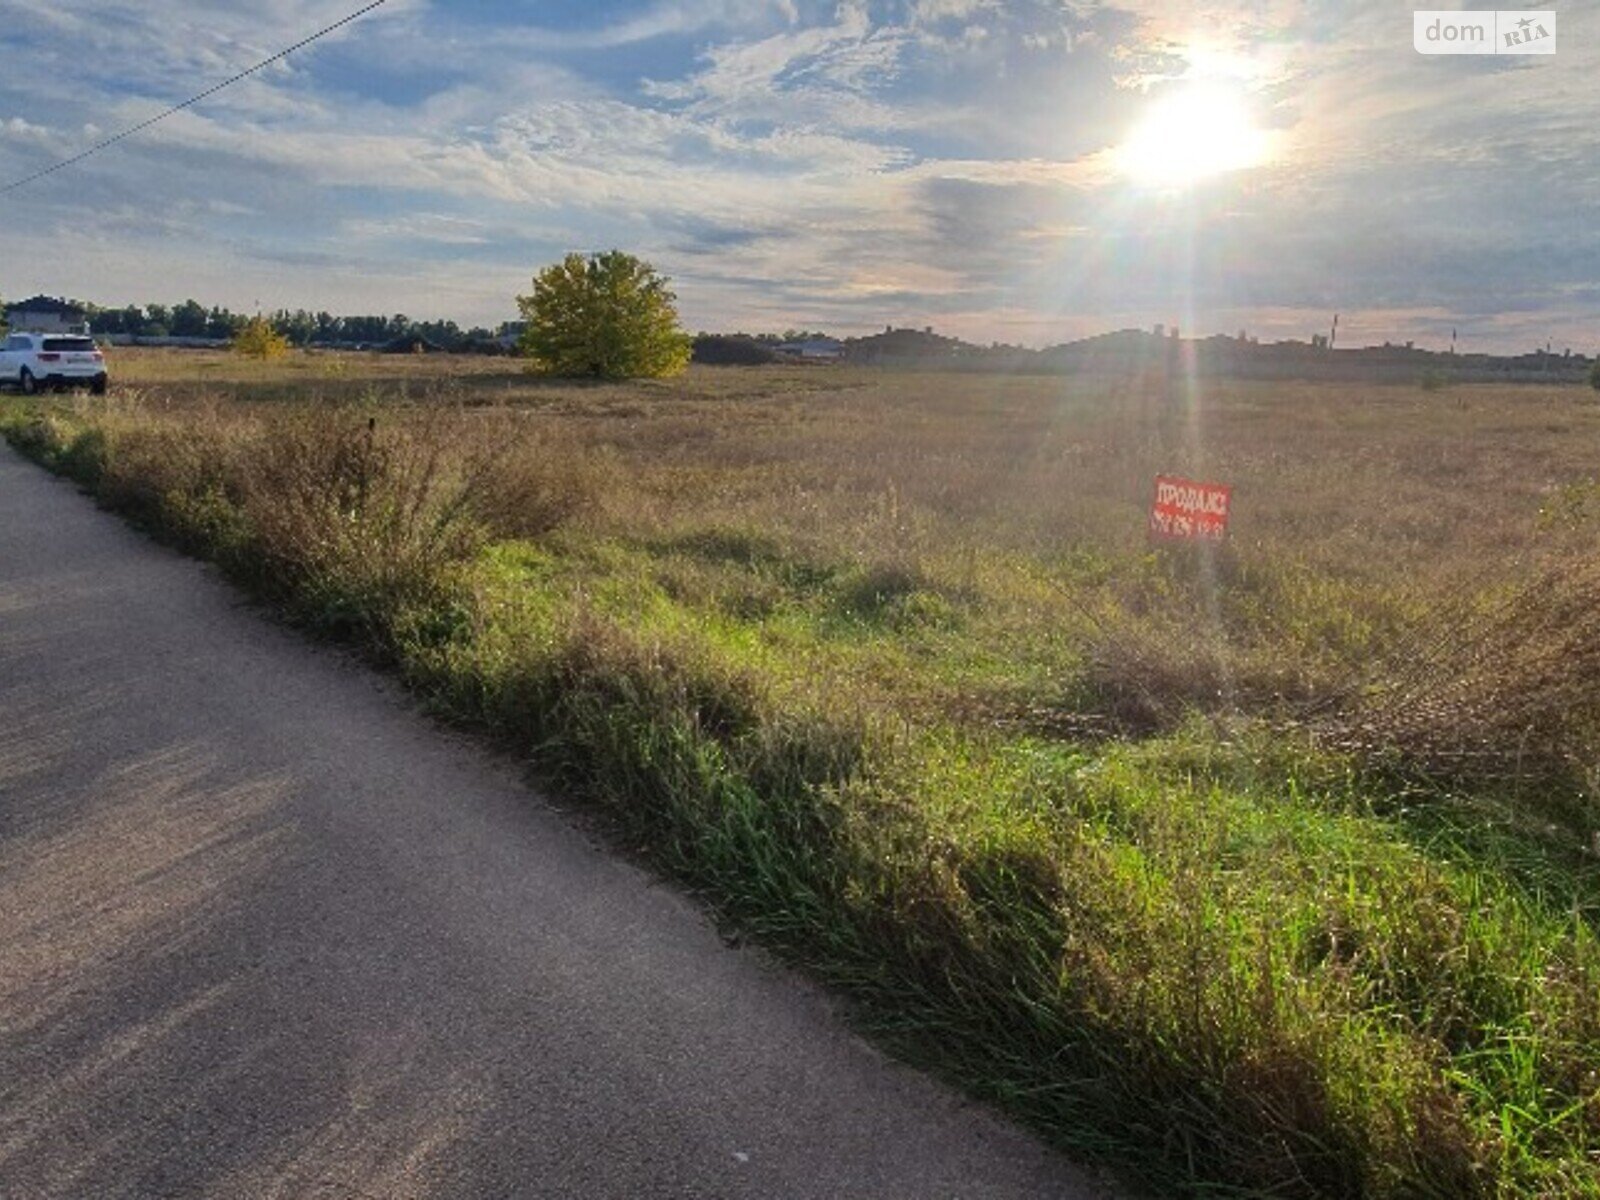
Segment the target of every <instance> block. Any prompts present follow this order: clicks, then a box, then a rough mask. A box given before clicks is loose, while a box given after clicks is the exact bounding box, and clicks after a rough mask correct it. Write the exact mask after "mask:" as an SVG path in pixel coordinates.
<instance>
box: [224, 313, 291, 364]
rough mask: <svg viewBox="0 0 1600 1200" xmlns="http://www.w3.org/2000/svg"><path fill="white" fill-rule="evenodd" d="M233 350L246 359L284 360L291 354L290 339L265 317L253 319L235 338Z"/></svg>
mask: <svg viewBox="0 0 1600 1200" xmlns="http://www.w3.org/2000/svg"><path fill="white" fill-rule="evenodd" d="M233 350H234V353H235V354H242V355H244V356H245V357H246V358H260V359H270V358H282V357H283V356H284V355H286V354H288V353H289V339H288V338H286V337H284V336H283V335H282V334H281V333H279V332H278V331H277V330H276V329H274V328H273V327H272V323H271V322H270V321H268V320H267V319H266V318H265V317H251V318H250V320H248V321H246V322H245V323H244V327H243V328H242V329H240V330H239V332H238V335H237V336H235V337H234V339H233Z"/></svg>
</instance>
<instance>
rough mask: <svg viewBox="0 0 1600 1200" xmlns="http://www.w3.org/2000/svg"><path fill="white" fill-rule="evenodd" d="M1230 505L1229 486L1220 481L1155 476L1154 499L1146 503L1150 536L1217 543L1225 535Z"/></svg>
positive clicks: (1231, 496)
mask: <svg viewBox="0 0 1600 1200" xmlns="http://www.w3.org/2000/svg"><path fill="white" fill-rule="evenodd" d="M1232 505H1233V489H1232V488H1231V487H1227V486H1226V485H1224V484H1220V483H1196V482H1195V481H1194V480H1192V479H1180V478H1179V477H1178V476H1176V475H1157V476H1156V497H1155V502H1154V503H1153V504H1152V505H1151V506H1150V533H1151V536H1153V537H1158V538H1172V539H1176V540H1180V541H1201V542H1220V541H1222V539H1223V538H1225V537H1227V536H1228V510H1229V508H1230V507H1232Z"/></svg>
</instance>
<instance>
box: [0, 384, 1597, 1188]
mask: <svg viewBox="0 0 1600 1200" xmlns="http://www.w3.org/2000/svg"><path fill="white" fill-rule="evenodd" d="M118 357H119V364H118V365H119V369H120V375H121V378H122V379H124V380H132V381H133V383H132V384H125V385H124V387H123V388H122V389H121V390H120V391H119V392H114V394H113V395H112V396H111V397H109V398H107V399H106V400H105V401H103V402H102V401H88V400H83V399H70V400H69V399H63V400H60V401H57V402H54V403H50V404H46V405H38V406H34V407H32V408H29V407H25V406H24V405H23V404H22V402H21V401H19V400H6V401H3V402H0V412H3V413H4V414H5V416H4V421H5V428H6V432H7V435H8V436H9V437H10V439H11V440H12V442H13V443H14V444H16V445H17V446H19V447H21V448H22V449H24V450H25V451H27V452H28V453H30V454H32V455H33V456H35V457H36V458H38V459H40V460H41V461H43V462H45V463H46V464H47V465H50V466H52V467H54V468H55V469H57V470H61V471H64V472H67V473H69V474H71V475H72V476H74V477H75V478H77V479H78V480H80V481H81V482H82V483H83V484H84V485H85V486H87V487H88V488H90V489H91V490H93V491H94V492H95V493H96V494H97V495H98V496H99V498H100V499H101V501H102V502H103V503H105V504H106V505H108V506H110V507H113V508H115V509H117V510H119V511H121V512H124V513H126V514H128V515H130V516H132V517H133V518H135V519H136V520H138V521H139V522H141V523H143V524H145V525H146V526H148V527H149V528H151V529H152V530H154V531H155V532H157V533H158V534H160V535H161V536H163V537H165V538H167V539H169V540H171V541H173V542H175V543H177V544H178V545H180V546H183V547H185V548H187V549H190V550H192V551H194V552H196V553H200V554H204V555H206V556H208V557H211V558H213V559H214V560H216V561H217V562H218V563H219V564H221V565H222V567H223V568H224V569H225V570H227V571H228V572H229V573H230V574H231V575H232V576H234V577H235V578H236V579H238V580H240V581H241V582H243V583H244V584H245V585H246V586H248V587H250V588H252V589H254V590H255V591H256V592H257V593H259V594H261V595H262V596H264V597H266V598H267V599H269V600H271V601H272V602H274V603H275V604H277V605H279V606H281V607H282V608H283V609H284V610H285V611H286V612H287V613H288V614H289V615H290V616H291V617H292V618H293V619H295V620H296V621H299V622H302V623H304V624H305V625H307V626H310V627H312V628H314V629H316V630H319V631H324V632H326V633H329V634H332V635H336V636H339V637H345V638H350V639H354V640H355V641H357V642H359V643H360V644H361V645H363V646H364V647H366V648H367V649H368V650H369V651H370V652H371V653H373V654H374V655H375V656H377V657H379V658H381V659H383V660H385V661H387V662H389V663H390V664H392V665H393V666H394V667H395V668H396V669H398V670H399V671H400V672H402V673H403V674H404V675H405V677H406V678H407V679H408V680H409V681H410V682H411V683H412V684H413V685H414V686H415V687H416V688H417V690H418V691H419V692H420V693H421V694H422V695H423V696H424V697H426V698H427V700H428V701H429V703H430V704H431V705H432V706H433V707H434V708H435V709H436V710H437V711H439V712H440V713H441V714H443V715H445V716H447V717H448V718H450V719H453V720H456V721H460V722H463V723H465V724H468V725H471V726H474V727H477V728H480V729H483V730H485V731H488V732H490V733H492V734H494V735H495V736H497V737H498V738H501V739H503V740H504V741H506V742H507V743H509V744H511V745H513V746H515V747H517V748H519V749H521V750H522V751H524V752H525V753H526V754H527V755H528V756H529V757H530V758H531V760H532V761H533V762H534V763H535V764H536V765H537V767H538V768H539V769H540V770H541V771H542V772H543V773H544V774H545V775H546V776H547V777H549V778H551V779H552V780H554V781H556V782H557V783H558V784H559V785H560V786H561V787H562V788H563V789H564V790H565V791H566V792H568V793H569V794H572V795H575V796H581V797H583V798H585V799H587V800H588V801H590V802H592V803H593V804H594V805H595V807H596V808H597V810H598V811H600V812H602V813H604V814H605V816H606V818H607V821H608V824H610V825H611V827H612V828H614V829H615V830H616V831H617V834H618V836H619V837H621V838H623V839H625V840H627V841H628V842H629V843H630V844H633V845H637V846H639V847H641V848H643V849H645V850H646V851H647V853H649V854H650V855H651V856H652V857H653V858H654V860H655V861H656V862H657V863H658V864H659V865H660V866H662V867H663V868H664V869H666V870H669V871H671V872H673V873H675V874H677V875H678V876H680V877H682V878H683V879H685V880H687V881H689V882H690V883H691V884H692V885H693V886H695V887H696V888H697V889H699V890H700V891H702V892H703V894H704V895H705V896H706V897H707V898H708V900H709V901H710V902H711V903H713V904H714V905H715V906H716V907H717V909H718V910H719V911H720V912H721V913H723V914H724V915H725V917H726V918H727V920H728V921H729V922H730V923H731V924H732V925H734V926H735V927H737V928H738V929H740V930H741V931H743V932H744V933H746V934H749V935H752V936H754V937H755V938H757V939H758V940H761V941H763V942H764V943H765V944H767V945H769V946H772V947H774V948H776V949H777V950H779V951H780V952H781V953H783V954H785V955H787V956H789V957H790V958H792V959H794V960H797V961H799V962H802V963H804V964H805V965H806V966H807V967H808V969H810V970H811V971H812V972H814V973H815V974H817V975H818V976H820V977H822V978H824V979H826V980H828V981H829V982H831V983H833V984H834V985H836V986H838V987H840V988H841V989H842V990H844V991H845V992H847V993H848V994H849V995H851V996H852V997H853V998H854V999H855V1000H856V1001H857V1002H858V1011H859V1012H860V1014H861V1019H862V1021H863V1023H864V1024H866V1025H868V1026H870V1027H871V1028H873V1029H874V1030H875V1032H876V1033H877V1035H878V1036H879V1037H881V1038H883V1039H886V1040H887V1041H888V1042H890V1043H891V1044H892V1045H894V1046H895V1047H896V1048H897V1049H899V1050H900V1051H901V1052H902V1053H905V1054H907V1055H908V1056H910V1057H912V1058H913V1059H915V1060H917V1061H919V1062H923V1063H925V1064H929V1065H931V1066H933V1067H935V1068H936V1069H938V1070H940V1071H942V1072H944V1073H946V1074H948V1075H950V1076H953V1077H955V1078H957V1079H959V1080H960V1081H961V1082H962V1083H964V1084H965V1085H966V1086H967V1087H969V1088H970V1089H972V1090H973V1091H975V1092H977V1093H980V1094H982V1095H985V1096H987V1097H990V1098H993V1099H995V1100H997V1101H999V1102H1000V1103H1001V1104H1003V1105H1005V1106H1006V1107H1007V1108H1009V1109H1010V1110H1011V1111H1012V1112H1014V1113H1016V1114H1018V1115H1019V1116H1021V1117H1022V1118H1024V1119H1026V1120H1028V1121H1030V1122H1032V1123H1033V1124H1034V1125H1036V1126H1037V1127H1038V1128H1040V1129H1041V1130H1043V1131H1045V1132H1046V1133H1047V1134H1048V1135H1049V1136H1051V1137H1053V1138H1054V1139H1056V1140H1057V1141H1058V1142H1060V1143H1063V1144H1065V1145H1068V1146H1072V1147H1075V1148H1077V1149H1078V1150H1080V1151H1082V1152H1087V1153H1089V1154H1091V1155H1093V1156H1096V1157H1098V1158H1100V1159H1101V1160H1102V1161H1107V1162H1111V1163H1114V1164H1119V1165H1121V1166H1123V1167H1125V1168H1129V1169H1133V1170H1136V1171H1138V1172H1140V1173H1141V1174H1143V1175H1144V1176H1145V1177H1146V1178H1147V1179H1149V1180H1151V1181H1153V1182H1155V1183H1156V1184H1158V1185H1160V1186H1163V1187H1170V1186H1173V1185H1183V1186H1185V1187H1187V1188H1189V1189H1192V1190H1195V1191H1203V1190H1209V1191H1210V1192H1211V1193H1212V1194H1216V1193H1221V1192H1229V1191H1233V1190H1237V1191H1240V1192H1252V1191H1255V1192H1265V1193H1271V1194H1274V1195H1282V1196H1327V1197H1346V1196H1414V1195H1433V1196H1441V1197H1465V1196H1473V1195H1508V1196H1575V1195H1600V943H1597V937H1596V932H1597V920H1600V908H1597V901H1600V874H1597V866H1600V857H1597V854H1600V804H1597V802H1596V788H1597V786H1600V486H1597V485H1596V483H1595V480H1596V478H1597V476H1600V404H1597V403H1596V400H1595V398H1594V394H1593V393H1591V392H1588V391H1587V390H1584V391H1580V390H1578V389H1575V388H1574V389H1558V388H1537V387H1520V388H1512V387H1467V386H1460V387H1454V388H1446V389H1444V390H1443V391H1428V392H1424V391H1423V390H1421V389H1420V388H1364V389H1363V388H1356V387H1350V386H1332V385H1328V386H1323V385H1304V386H1293V385H1288V386H1286V385H1281V384H1270V385H1269V384H1237V383H1229V382H1225V381H1217V382H1212V383H1205V384H1202V385H1200V386H1199V387H1198V388H1190V387H1186V386H1182V385H1177V386H1171V385H1169V384H1168V383H1167V382H1166V381H1162V380H1153V379H1152V380H1123V381H1090V380H1081V379H1061V378H1002V377H982V376H962V377H959V378H946V377H940V376H916V375H896V374H873V373H867V372H854V371H850V370H846V369H834V368H813V369H801V368H761V369H756V370H745V369H737V368H731V369H723V370H720V371H717V370H704V369H701V370H695V371H691V373H690V374H689V375H688V376H686V377H685V378H683V379H681V380H678V381H674V382H671V383H661V384H638V385H627V386H596V387H581V386H572V385H561V384H554V383H548V382H541V381H535V380H531V379H527V378H523V377H520V376H518V375H517V374H516V373H515V371H514V365H513V364H508V363H505V362H496V363H489V364H477V365H473V366H468V367H464V366H463V365H462V364H461V363H459V362H456V361H453V360H429V361H427V362H425V363H410V362H406V361H404V360H402V361H400V362H396V361H395V360H392V359H390V360H383V359H367V358H364V357H358V356H348V357H339V356H320V357H318V358H303V359H297V360H292V361H291V362H290V363H289V364H287V365H284V366H277V365H274V366H268V367H242V366H240V365H239V364H237V363H236V362H233V361H231V360H228V359H226V358H224V357H221V356H216V357H206V356H183V355H171V354H169V355H144V356H140V355H130V354H126V353H124V354H122V355H119V356H118ZM1158 471H1171V472H1180V473H1188V474H1191V475H1194V476H1198V477H1203V478H1213V479H1217V480H1221V481H1225V482H1228V483H1231V484H1233V485H1234V487H1235V489H1236V491H1235V512H1234V517H1233V531H1234V532H1233V540H1232V541H1231V542H1230V543H1229V544H1228V545H1226V546H1224V547H1221V548H1219V549H1217V550H1216V551H1214V552H1210V553H1205V552H1198V551H1195V550H1193V549H1189V548H1183V547H1169V548H1155V547H1152V546H1151V545H1149V544H1148V543H1147V541H1146V538H1145V534H1144V523H1143V522H1144V512H1145V508H1146V506H1147V504H1148V502H1149V497H1150V491H1151V479H1152V476H1153V475H1155V474H1156V473H1157V472H1158Z"/></svg>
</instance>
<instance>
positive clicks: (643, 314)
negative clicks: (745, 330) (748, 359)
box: [517, 250, 692, 379]
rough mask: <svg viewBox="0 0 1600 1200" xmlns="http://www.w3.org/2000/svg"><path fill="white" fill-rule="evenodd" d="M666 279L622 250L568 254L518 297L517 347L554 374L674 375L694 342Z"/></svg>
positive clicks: (597, 376) (604, 376)
mask: <svg viewBox="0 0 1600 1200" xmlns="http://www.w3.org/2000/svg"><path fill="white" fill-rule="evenodd" d="M669 282H670V281H669V280H668V279H666V278H665V277H664V276H661V275H658V274H656V271H655V268H654V267H652V266H651V265H650V264H649V263H647V262H644V261H643V260H642V259H638V258H635V257H634V256H633V255H631V254H624V253H623V252H622V251H620V250H611V251H607V252H606V253H604V254H590V255H582V254H569V255H567V256H566V258H564V259H562V260H561V261H560V262H558V263H554V264H552V265H551V266H548V267H546V268H545V269H544V270H542V271H540V272H539V274H538V275H536V276H534V280H533V293H532V294H531V295H528V296H518V297H517V304H518V306H519V307H520V308H521V309H522V316H523V319H524V320H526V321H527V329H526V330H525V331H524V333H523V335H522V341H521V347H522V351H523V353H524V354H526V355H527V356H528V357H529V358H531V359H532V360H533V362H534V366H535V368H536V369H538V370H541V371H545V372H548V373H550V374H552V375H568V376H587V377H590V378H594V379H636V378H656V377H660V376H663V375H676V374H677V373H678V372H680V371H682V370H683V369H684V367H686V366H687V365H688V363H689V348H690V345H691V342H692V339H691V338H690V337H689V335H688V334H687V333H685V332H684V331H683V330H682V329H681V328H680V327H679V325H678V309H677V299H678V298H677V297H676V296H675V295H674V294H673V292H672V289H671V288H669V287H668V286H667V285H668V283H669Z"/></svg>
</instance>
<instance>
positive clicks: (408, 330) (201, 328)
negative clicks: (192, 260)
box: [87, 300, 495, 350]
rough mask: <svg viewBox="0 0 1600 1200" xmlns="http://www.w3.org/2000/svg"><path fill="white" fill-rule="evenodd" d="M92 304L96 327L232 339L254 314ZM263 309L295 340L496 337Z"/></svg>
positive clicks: (443, 325)
mask: <svg viewBox="0 0 1600 1200" xmlns="http://www.w3.org/2000/svg"><path fill="white" fill-rule="evenodd" d="M87 307H88V312H89V328H90V330H91V331H92V332H94V333H97V334H104V335H108V336H112V335H118V334H120V335H125V336H128V337H185V338H188V337H192V338H217V339H226V340H232V339H233V338H234V337H236V336H237V335H238V333H239V331H240V330H241V329H243V328H244V326H245V323H246V322H247V321H249V320H250V317H249V315H248V314H245V313H236V312H232V311H231V310H229V309H226V308H216V307H212V308H207V307H206V306H205V305H203V304H201V303H199V302H198V301H196V300H185V301H184V302H183V303H182V304H174V305H166V304H145V305H138V304H130V305H127V306H126V307H124V308H100V307H97V306H94V305H90V306H87ZM262 315H263V316H264V317H265V319H266V321H267V322H268V324H270V325H271V326H272V328H273V330H274V331H276V332H277V333H279V334H281V335H282V336H283V337H285V338H287V339H288V340H289V343H290V344H291V345H294V346H321V345H339V344H343V345H350V344H359V345H368V346H380V345H384V344H386V343H388V342H393V341H396V340H397V339H400V338H422V339H424V340H426V341H427V342H429V343H431V344H433V345H435V346H438V347H440V348H441V349H444V350H468V349H481V348H487V347H488V346H489V345H490V344H491V343H493V342H494V338H495V334H494V332H492V331H490V330H488V329H485V328H483V327H482V326H478V327H475V328H472V329H462V328H461V326H460V325H458V324H456V323H455V322H454V321H415V320H412V319H411V318H410V317H408V316H406V315H405V314H404V313H396V314H395V315H394V316H392V317H373V316H368V317H337V316H334V315H333V314H332V313H327V312H316V313H313V312H308V311H307V310H305V309H303V308H301V309H294V310H292V311H291V310H290V309H286V308H283V309H278V310H277V311H276V312H272V313H263V314H262Z"/></svg>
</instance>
